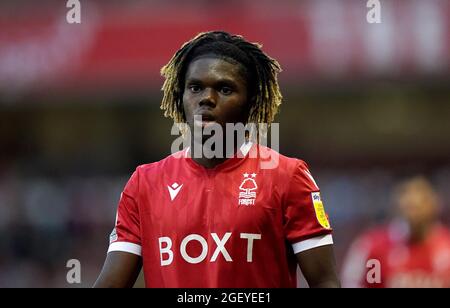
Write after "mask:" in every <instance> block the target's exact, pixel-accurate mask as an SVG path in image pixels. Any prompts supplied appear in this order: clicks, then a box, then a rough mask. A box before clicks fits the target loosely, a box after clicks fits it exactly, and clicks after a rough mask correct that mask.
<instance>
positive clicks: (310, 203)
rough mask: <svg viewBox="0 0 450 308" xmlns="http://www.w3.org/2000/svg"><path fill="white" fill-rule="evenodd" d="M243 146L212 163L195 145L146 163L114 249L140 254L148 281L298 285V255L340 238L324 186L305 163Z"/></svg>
mask: <svg viewBox="0 0 450 308" xmlns="http://www.w3.org/2000/svg"><path fill="white" fill-rule="evenodd" d="M241 151H242V152H241V153H242V154H243V155H242V156H241V157H240V158H239V157H234V158H230V159H228V160H227V161H225V162H224V163H222V164H220V165H218V166H217V167H215V168H213V169H206V168H204V167H202V166H201V165H199V164H197V163H196V162H194V161H193V160H192V158H190V157H189V151H188V150H185V151H183V152H178V153H176V154H174V155H171V156H169V157H167V158H165V159H164V160H162V161H160V162H156V163H152V164H147V165H143V166H139V167H138V168H137V169H136V171H135V172H134V174H133V175H132V177H131V179H130V180H129V182H128V183H127V185H126V187H125V189H124V191H123V193H122V195H121V199H120V202H119V207H118V212H117V219H116V226H115V229H114V231H113V233H112V234H111V240H110V242H111V243H110V247H109V250H108V252H111V251H124V252H129V253H133V254H137V255H140V256H142V259H143V267H144V276H145V283H146V286H147V287H238V288H239V287H269V288H270V287H295V286H296V268H297V262H296V258H295V253H298V252H301V251H304V250H308V249H312V248H315V247H318V246H323V245H329V244H332V238H331V228H330V225H329V222H328V218H327V216H326V214H325V211H324V209H323V204H322V201H321V197H320V192H319V188H318V187H317V185H316V183H315V181H314V179H313V178H312V176H311V174H310V172H309V171H308V167H307V165H306V164H305V163H304V162H303V161H301V160H298V159H293V158H288V157H285V156H282V155H281V154H278V153H277V152H276V151H273V150H271V149H269V148H266V147H263V146H255V145H253V146H252V145H251V144H248V145H247V146H243V147H242V148H241ZM267 157H271V159H272V161H277V166H276V167H275V168H270V169H265V168H263V163H264V161H265V160H266V162H267Z"/></svg>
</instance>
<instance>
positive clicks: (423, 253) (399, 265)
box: [342, 177, 450, 288]
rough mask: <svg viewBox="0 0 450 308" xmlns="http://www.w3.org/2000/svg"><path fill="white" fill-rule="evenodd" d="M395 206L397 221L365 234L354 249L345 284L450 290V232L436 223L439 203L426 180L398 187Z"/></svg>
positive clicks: (351, 250)
mask: <svg viewBox="0 0 450 308" xmlns="http://www.w3.org/2000/svg"><path fill="white" fill-rule="evenodd" d="M394 202H395V204H396V207H397V209H398V218H397V219H395V220H394V221H392V222H391V223H390V224H389V225H388V226H383V227H379V228H376V229H374V230H371V231H368V232H366V233H364V234H363V235H361V236H360V237H359V238H358V239H357V240H356V241H355V243H354V244H353V245H352V247H351V249H350V251H349V253H348V256H347V259H346V262H345V265H344V268H343V275H342V279H343V285H344V286H345V287H394V288H396V287H414V288H423V287H444V288H448V287H450V232H449V230H448V229H447V228H446V227H444V226H443V225H441V224H440V223H439V222H438V221H437V217H438V215H439V199H438V196H437V194H436V192H435V191H434V189H433V187H432V186H431V184H430V183H429V182H428V181H427V180H426V179H425V178H423V177H415V178H411V179H408V180H406V181H405V182H403V183H401V184H399V186H398V187H397V188H396V190H395V193H394ZM370 260H372V261H373V260H376V262H375V263H373V262H371V261H370ZM378 262H379V263H378ZM377 264H379V265H380V268H379V270H380V273H379V274H380V277H379V278H380V279H379V280H378V281H377V278H376V277H375V276H376V275H377V274H376V271H377V269H376V267H377ZM373 270H375V271H373ZM371 271H372V272H371ZM369 272H371V273H369ZM369 276H370V277H369Z"/></svg>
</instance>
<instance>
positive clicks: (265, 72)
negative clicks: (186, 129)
mask: <svg viewBox="0 0 450 308" xmlns="http://www.w3.org/2000/svg"><path fill="white" fill-rule="evenodd" d="M261 47H262V45H260V44H258V43H250V42H248V41H246V40H245V39H244V38H243V37H242V36H239V35H231V34H229V33H226V32H222V31H212V32H205V33H200V34H199V35H197V36H196V37H195V38H193V39H192V40H190V41H188V42H186V43H185V44H184V45H183V46H182V47H181V49H179V50H178V51H177V52H176V53H175V55H174V56H173V57H172V59H170V61H169V63H167V64H166V65H165V66H164V67H163V68H162V69H161V75H162V76H163V77H165V79H166V80H165V82H164V84H163V87H162V91H163V92H164V97H163V100H162V103H161V109H162V110H164V116H166V117H170V118H172V119H173V120H174V122H175V123H185V121H186V119H185V114H184V109H183V104H182V98H183V89H184V79H185V74H186V71H187V67H188V65H189V63H190V62H192V61H193V60H194V59H195V58H198V57H200V56H202V55H209V54H211V55H214V56H217V57H219V58H223V59H227V60H231V61H234V62H237V63H239V64H241V66H242V68H243V73H244V75H245V77H246V78H247V81H248V87H249V93H250V97H249V101H250V104H251V105H250V108H249V110H250V111H249V117H248V121H247V122H248V123H255V124H257V123H267V124H269V125H270V123H272V121H273V119H274V117H275V115H276V113H277V112H278V108H279V106H280V105H281V100H282V95H281V92H280V88H279V85H278V80H277V74H278V73H279V72H281V67H280V65H279V64H278V62H277V61H276V60H275V59H272V58H271V57H269V56H268V55H266V54H265V53H264V52H263V51H262V50H261Z"/></svg>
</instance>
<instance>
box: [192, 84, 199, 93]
mask: <svg viewBox="0 0 450 308" xmlns="http://www.w3.org/2000/svg"><path fill="white" fill-rule="evenodd" d="M189 89H190V90H191V92H193V93H198V92H200V91H201V88H200V86H196V85H192V86H189Z"/></svg>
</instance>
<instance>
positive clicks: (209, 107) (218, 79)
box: [94, 56, 340, 288]
mask: <svg viewBox="0 0 450 308" xmlns="http://www.w3.org/2000/svg"><path fill="white" fill-rule="evenodd" d="M248 101H249V97H248V91H247V82H246V80H245V78H244V76H243V74H242V67H240V64H236V63H233V62H232V61H226V60H223V59H219V58H215V57H211V56H210V57H202V58H199V59H196V60H194V61H193V62H191V63H190V64H189V67H188V70H187V72H186V82H185V87H184V94H183V106H184V111H185V115H186V122H187V123H188V124H189V126H190V127H191V130H192V129H193V127H194V125H200V126H206V125H208V124H210V123H212V122H216V123H218V124H220V125H222V126H225V123H239V122H240V123H245V121H246V119H247V117H248V110H249V106H248ZM194 115H202V116H204V118H206V120H207V121H205V122H202V123H194ZM211 121H212V122H211ZM194 142H195V141H194V140H193V138H192V143H194ZM192 145H194V144H192ZM234 150H236V149H234ZM193 159H194V161H196V162H197V163H198V164H200V165H202V166H204V167H205V168H214V167H215V166H217V165H218V164H220V163H222V162H223V161H225V160H226V158H212V159H207V158H204V157H203V158H193ZM296 257H297V261H298V264H299V266H300V268H301V270H302V273H303V275H304V277H305V279H306V281H307V282H308V285H309V286H310V287H312V288H335V287H340V282H339V279H338V276H337V271H336V263H335V259H334V253H333V246H332V245H327V246H322V247H318V248H314V249H310V250H306V251H304V252H301V253H298V254H297V255H296ZM141 267H142V259H141V257H139V256H137V255H133V254H130V253H125V252H111V253H109V254H108V256H107V258H106V261H105V265H104V266H103V269H102V272H101V273H100V275H99V277H98V279H97V281H96V283H95V284H94V287H101V288H103V287H110V288H123V287H132V286H133V284H134V282H135V281H136V278H137V276H138V274H139V272H140V270H141Z"/></svg>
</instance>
